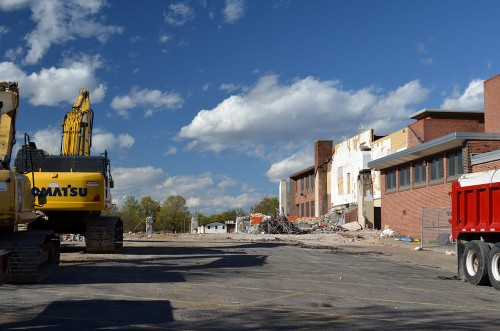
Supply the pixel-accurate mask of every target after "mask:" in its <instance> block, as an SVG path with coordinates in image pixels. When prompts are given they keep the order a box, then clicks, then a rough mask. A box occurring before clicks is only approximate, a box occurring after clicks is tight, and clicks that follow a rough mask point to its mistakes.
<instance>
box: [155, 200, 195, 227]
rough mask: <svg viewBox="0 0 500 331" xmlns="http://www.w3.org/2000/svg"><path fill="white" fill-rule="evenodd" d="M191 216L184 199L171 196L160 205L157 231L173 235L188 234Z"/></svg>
mask: <svg viewBox="0 0 500 331" xmlns="http://www.w3.org/2000/svg"><path fill="white" fill-rule="evenodd" d="M190 221H191V214H190V213H189V208H188V207H187V206H186V199H184V198H183V197H182V196H180V195H171V196H169V197H168V198H167V199H165V201H164V202H163V203H162V204H161V207H160V210H159V211H158V215H157V222H156V224H157V229H161V230H163V229H166V230H170V231H172V232H173V233H177V232H181V231H182V232H186V231H187V232H189V224H190V223H189V222H190Z"/></svg>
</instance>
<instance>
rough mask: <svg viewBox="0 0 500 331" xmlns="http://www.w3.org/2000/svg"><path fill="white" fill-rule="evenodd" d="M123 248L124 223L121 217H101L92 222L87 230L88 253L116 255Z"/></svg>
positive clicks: (86, 245)
mask: <svg viewBox="0 0 500 331" xmlns="http://www.w3.org/2000/svg"><path fill="white" fill-rule="evenodd" d="M122 246H123V222H122V220H121V219H120V218H119V217H99V218H96V219H93V220H90V221H88V222H87V224H86V229H85V251H86V252H87V253H96V254H103V253H115V252H116V251H117V250H118V249H120V248H121V247H122Z"/></svg>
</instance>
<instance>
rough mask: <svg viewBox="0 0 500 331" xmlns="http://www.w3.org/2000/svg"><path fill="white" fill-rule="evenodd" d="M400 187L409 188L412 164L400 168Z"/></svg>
mask: <svg viewBox="0 0 500 331" xmlns="http://www.w3.org/2000/svg"><path fill="white" fill-rule="evenodd" d="M399 187H401V188H407V187H410V166H409V165H407V166H404V167H401V168H399Z"/></svg>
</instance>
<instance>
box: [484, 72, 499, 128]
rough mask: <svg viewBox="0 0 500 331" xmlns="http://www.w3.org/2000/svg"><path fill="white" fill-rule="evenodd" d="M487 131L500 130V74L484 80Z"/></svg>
mask: <svg viewBox="0 0 500 331" xmlns="http://www.w3.org/2000/svg"><path fill="white" fill-rule="evenodd" d="M484 121H485V132H490V133H498V132H500V75H497V76H495V77H492V78H490V79H487V80H485V81H484Z"/></svg>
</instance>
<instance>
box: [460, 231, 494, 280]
mask: <svg viewBox="0 0 500 331" xmlns="http://www.w3.org/2000/svg"><path fill="white" fill-rule="evenodd" d="M489 252H490V247H489V246H488V244H487V243H485V242H484V241H479V240H473V241H471V242H469V243H468V244H467V246H466V247H465V250H464V258H463V270H464V275H465V280H467V281H468V282H469V283H471V284H473V285H484V284H486V283H487V282H488V254H489Z"/></svg>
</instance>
